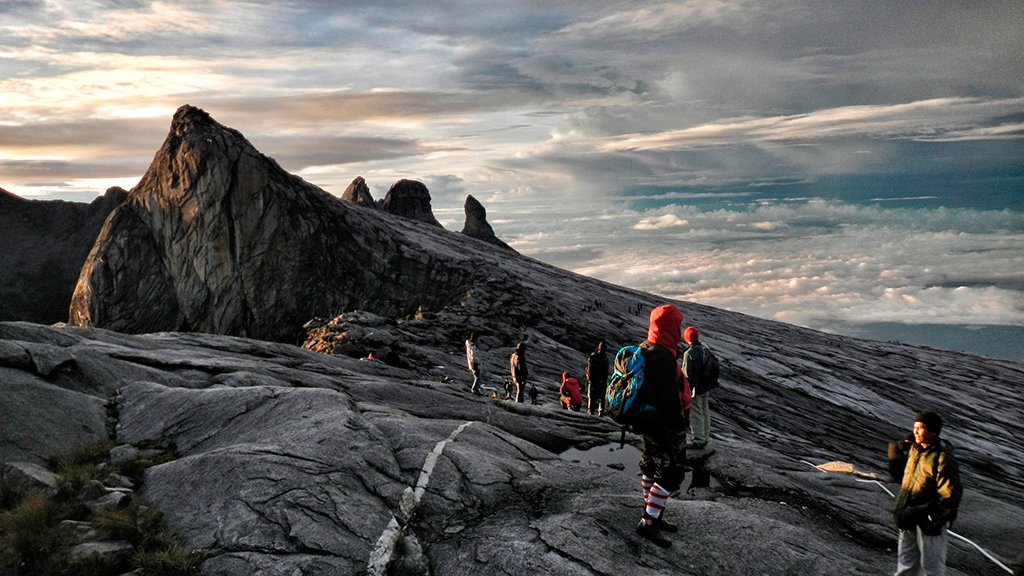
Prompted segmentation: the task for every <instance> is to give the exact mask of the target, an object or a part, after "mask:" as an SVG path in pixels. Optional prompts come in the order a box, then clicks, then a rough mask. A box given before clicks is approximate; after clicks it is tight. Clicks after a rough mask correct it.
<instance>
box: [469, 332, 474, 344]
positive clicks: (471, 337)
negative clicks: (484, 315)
mask: <svg viewBox="0 0 1024 576" xmlns="http://www.w3.org/2000/svg"><path fill="white" fill-rule="evenodd" d="M469 341H470V342H476V332H475V331H474V332H470V333H469Z"/></svg>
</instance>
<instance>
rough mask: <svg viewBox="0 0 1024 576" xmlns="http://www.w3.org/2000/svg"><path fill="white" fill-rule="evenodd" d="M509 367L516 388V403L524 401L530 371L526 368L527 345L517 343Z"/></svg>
mask: <svg viewBox="0 0 1024 576" xmlns="http://www.w3.org/2000/svg"><path fill="white" fill-rule="evenodd" d="M509 367H510V368H511V370H512V384H513V385H514V386H515V387H516V396H515V398H516V402H522V401H523V395H524V394H525V393H526V378H527V377H528V376H529V375H530V371H529V370H528V369H527V368H526V343H525V342H518V343H516V350H515V352H513V353H512V356H511V357H510V358H509Z"/></svg>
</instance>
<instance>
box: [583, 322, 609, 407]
mask: <svg viewBox="0 0 1024 576" xmlns="http://www.w3.org/2000/svg"><path fill="white" fill-rule="evenodd" d="M586 376H587V414H592V415H597V416H603V415H604V394H605V391H606V390H607V389H608V353H607V352H605V349H604V340H600V341H598V343H597V348H596V349H594V351H593V352H591V353H590V356H588V357H587V370H586Z"/></svg>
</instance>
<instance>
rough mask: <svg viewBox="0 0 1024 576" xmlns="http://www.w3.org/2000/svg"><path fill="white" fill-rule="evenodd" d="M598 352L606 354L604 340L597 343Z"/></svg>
mask: <svg viewBox="0 0 1024 576" xmlns="http://www.w3.org/2000/svg"><path fill="white" fill-rule="evenodd" d="M597 351H598V352H604V340H598V341H597Z"/></svg>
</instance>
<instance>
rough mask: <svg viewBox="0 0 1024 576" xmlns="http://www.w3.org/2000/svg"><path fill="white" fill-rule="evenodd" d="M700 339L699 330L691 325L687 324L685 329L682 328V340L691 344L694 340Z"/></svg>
mask: <svg viewBox="0 0 1024 576" xmlns="http://www.w3.org/2000/svg"><path fill="white" fill-rule="evenodd" d="M699 340H700V331H698V330H697V329H696V328H694V327H693V326H687V327H686V330H683V342H686V343H687V344H690V345H691V346H692V345H693V343H694V342H697V341H699Z"/></svg>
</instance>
